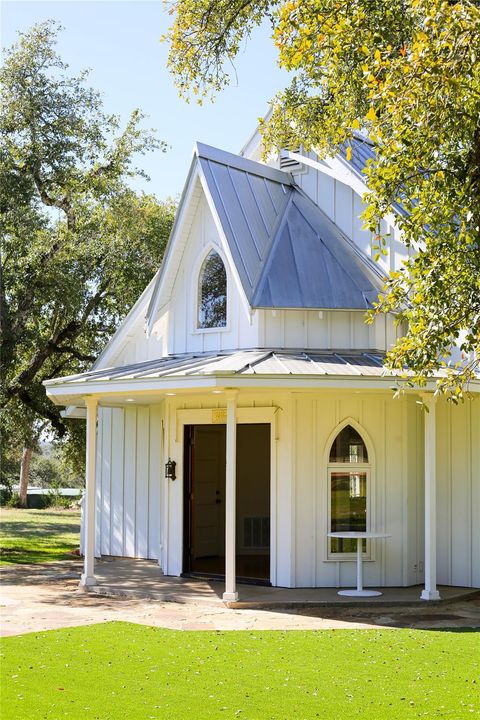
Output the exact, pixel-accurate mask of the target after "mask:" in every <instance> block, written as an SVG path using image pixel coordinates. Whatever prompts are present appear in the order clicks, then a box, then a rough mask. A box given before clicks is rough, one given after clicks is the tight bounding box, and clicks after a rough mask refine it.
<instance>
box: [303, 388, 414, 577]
mask: <svg viewBox="0 0 480 720" xmlns="http://www.w3.org/2000/svg"><path fill="white" fill-rule="evenodd" d="M418 407H419V406H418V405H416V404H415V401H414V399H413V398H402V399H399V400H394V399H393V398H392V396H391V395H370V396H367V395H361V394H359V393H357V394H354V393H350V394H338V395H337V396H335V395H334V394H327V393H325V394H323V395H317V396H316V397H315V396H313V394H306V393H298V394H295V395H294V401H293V410H292V411H293V420H292V426H293V438H292V442H293V445H294V448H293V451H292V454H293V457H294V471H293V477H292V484H293V488H292V498H293V503H292V505H293V509H294V510H293V517H294V524H295V530H294V535H295V550H294V557H293V560H294V569H293V583H292V584H293V585H294V586H297V587H349V586H354V585H355V583H356V564H355V561H354V559H352V561H349V560H340V561H336V560H332V559H328V558H327V542H328V541H327V532H328V530H329V528H328V469H327V466H328V453H329V449H330V448H327V445H328V444H329V442H330V440H331V434H332V432H333V431H334V430H335V428H337V427H339V426H340V424H341V423H342V422H344V421H345V420H346V419H348V418H351V419H352V420H353V421H354V422H355V423H357V429H358V430H359V431H360V432H361V433H362V432H363V435H364V438H365V439H367V438H368V440H369V443H370V446H371V447H372V448H373V455H374V456H373V458H369V461H370V462H371V470H370V481H369V485H370V488H369V490H370V499H369V501H370V528H371V529H372V530H375V531H377V532H386V533H389V534H390V535H391V537H389V538H387V539H386V540H377V541H373V543H372V545H371V555H372V560H371V561H368V560H367V561H366V562H365V564H364V577H365V584H366V585H373V586H380V587H382V586H397V585H398V586H401V585H412V584H416V583H419V582H421V581H422V574H421V572H420V568H421V565H420V563H421V561H422V560H423V539H422V532H423V530H422V531H421V532H418V526H421V528H423V517H422V515H421V512H420V511H419V506H420V505H421V504H422V493H423V476H422V477H419V467H418V466H417V463H416V462H415V461H414V460H413V461H412V458H413V459H415V458H416V456H417V453H418V452H419V447H420V444H421V433H422V427H423V426H422V424H421V417H420V418H419V416H420V410H419V409H418Z"/></svg>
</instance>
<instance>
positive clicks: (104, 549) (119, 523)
mask: <svg viewBox="0 0 480 720" xmlns="http://www.w3.org/2000/svg"><path fill="white" fill-rule="evenodd" d="M162 412H163V410H162V407H161V406H159V405H152V406H150V407H146V406H139V407H128V408H125V409H123V408H100V409H99V417H98V435H97V522H96V555H97V556H100V555H115V556H120V557H139V558H150V559H155V560H157V559H159V558H160V552H161V517H162V498H161V487H162V480H163V474H162V472H161V469H162V466H161V463H162Z"/></svg>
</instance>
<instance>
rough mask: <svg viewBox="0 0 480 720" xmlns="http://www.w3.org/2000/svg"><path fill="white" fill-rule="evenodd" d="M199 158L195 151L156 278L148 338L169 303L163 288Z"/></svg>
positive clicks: (149, 310) (150, 308) (147, 315)
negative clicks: (158, 316)
mask: <svg viewBox="0 0 480 720" xmlns="http://www.w3.org/2000/svg"><path fill="white" fill-rule="evenodd" d="M198 167H199V162H198V156H197V154H196V151H195V149H194V153H193V158H192V163H191V165H190V170H189V172H188V176H187V180H186V182H185V186H184V188H183V192H182V197H181V198H180V203H179V206H178V210H177V214H176V217H175V222H174V224H173V228H172V232H171V234H170V238H169V240H168V243H167V247H166V250H165V256H164V258H163V262H162V267H161V268H160V270H159V273H158V276H157V278H156V283H155V287H154V289H153V292H152V298H151V301H150V305H149V307H148V309H147V314H146V326H145V327H146V332H147V337H149V336H150V333H151V331H152V329H153V326H154V324H155V322H156V320H157V315H158V311H159V309H160V307H163V305H165V303H166V302H167V301H166V300H164V301H163V302H160V297H161V292H162V289H163V286H164V285H165V281H166V278H167V277H168V275H169V273H170V268H171V267H172V265H173V264H174V260H175V253H174V248H175V245H176V242H177V238H178V237H179V236H180V235H181V233H182V231H183V228H184V226H185V221H186V217H187V212H188V207H189V205H190V202H191V199H192V195H193V191H194V189H195V185H196V181H197V179H198Z"/></svg>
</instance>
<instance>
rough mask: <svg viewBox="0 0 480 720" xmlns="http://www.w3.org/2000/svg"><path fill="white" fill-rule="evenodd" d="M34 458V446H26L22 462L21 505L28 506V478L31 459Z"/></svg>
mask: <svg viewBox="0 0 480 720" xmlns="http://www.w3.org/2000/svg"><path fill="white" fill-rule="evenodd" d="M31 459H32V448H29V447H24V448H23V452H22V462H21V463H20V490H19V495H20V507H27V490H28V478H29V477H30V460H31Z"/></svg>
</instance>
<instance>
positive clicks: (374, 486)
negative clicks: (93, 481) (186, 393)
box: [96, 390, 480, 587]
mask: <svg viewBox="0 0 480 720" xmlns="http://www.w3.org/2000/svg"><path fill="white" fill-rule="evenodd" d="M224 406H225V399H224V397H222V395H219V394H215V395H212V394H209V395H207V394H204V395H198V396H191V397H190V398H183V399H181V398H179V397H173V398H169V399H168V400H166V401H165V403H164V404H163V405H152V406H150V407H145V406H144V407H141V406H138V407H128V408H125V409H121V408H102V409H101V410H100V413H99V425H98V454H97V547H96V552H97V554H98V555H100V554H103V555H119V556H127V557H145V558H154V559H159V562H160V564H161V565H162V567H163V569H164V571H165V572H166V573H167V574H171V575H179V574H180V573H181V572H182V569H183V568H182V545H183V481H182V477H183V424H189V423H193V424H194V423H197V422H200V423H202V424H204V423H207V422H211V417H212V414H211V412H210V411H211V409H218V408H222V407H224ZM238 408H239V411H241V412H243V413H244V415H243V418H244V421H245V422H271V423H272V438H271V447H272V485H271V524H272V534H271V542H272V580H273V583H274V584H275V585H279V586H284V587H337V586H338V587H345V586H353V585H354V584H355V562H354V561H353V559H352V560H343V559H342V560H336V559H335V560H331V559H328V558H327V538H326V533H327V532H328V526H327V525H328V513H327V511H328V471H327V464H328V451H329V448H330V442H331V440H332V437H333V435H334V434H335V432H336V429H337V428H338V427H339V425H340V424H341V423H342V422H343V421H345V420H347V419H349V420H351V421H353V423H355V424H356V426H357V427H359V428H360V431H361V432H362V434H363V436H364V439H365V440H366V441H367V443H370V447H371V449H372V452H373V455H372V457H371V458H370V459H371V460H372V468H371V476H370V493H371V494H370V501H371V506H370V513H371V515H370V527H371V529H374V530H376V531H379V532H386V533H389V534H390V535H391V537H390V538H388V539H386V540H380V541H375V542H374V544H373V543H372V546H371V552H372V555H371V560H367V561H365V565H364V576H365V584H366V585H373V586H380V587H381V586H405V585H415V584H420V583H422V582H423V558H424V486H423V467H424V450H423V424H424V419H423V414H422V409H421V406H420V405H419V404H418V403H417V402H416V397H415V396H405V397H403V398H400V399H396V400H394V399H393V397H392V394H391V393H389V392H386V393H383V392H382V393H381V392H371V393H366V392H364V393H361V392H353V391H334V390H331V391H320V390H318V391H299V392H289V391H288V392H287V391H282V390H277V391H275V390H273V391H272V390H268V391H267V390H264V391H262V390H259V391H256V392H253V391H247V390H245V391H241V392H240V393H239V396H238ZM198 413H203V414H202V415H201V417H200V416H199V415H198ZM245 413H246V415H245ZM163 447H165V449H166V451H165V452H163ZM168 457H171V458H172V459H173V460H175V461H176V463H177V480H176V481H167V480H165V479H164V473H163V464H164V463H165V462H166V460H167V459H168ZM437 483H438V495H437V497H438V500H437V502H438V506H437V515H438V521H437V525H438V536H437V537H438V540H437V554H438V582H439V584H447V585H460V586H472V587H479V586H480V533H479V531H478V528H479V527H480V398H474V399H472V400H470V401H467V402H466V403H465V404H464V405H461V406H459V407H453V406H451V405H449V404H448V403H446V402H445V401H443V400H441V401H439V403H438V409H437Z"/></svg>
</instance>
